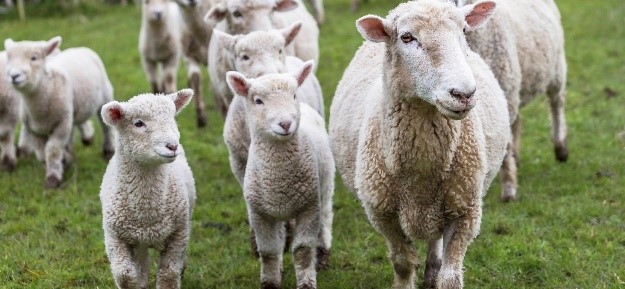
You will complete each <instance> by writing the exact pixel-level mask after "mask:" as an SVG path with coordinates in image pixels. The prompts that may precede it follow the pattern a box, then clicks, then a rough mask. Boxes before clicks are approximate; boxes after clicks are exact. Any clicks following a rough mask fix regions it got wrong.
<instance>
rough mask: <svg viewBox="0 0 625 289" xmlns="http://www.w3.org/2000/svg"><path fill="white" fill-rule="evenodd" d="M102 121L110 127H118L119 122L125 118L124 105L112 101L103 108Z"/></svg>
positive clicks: (101, 112)
mask: <svg viewBox="0 0 625 289" xmlns="http://www.w3.org/2000/svg"><path fill="white" fill-rule="evenodd" d="M100 115H102V120H103V121H104V123H106V124H108V125H109V126H117V125H118V124H119V122H120V121H121V120H122V119H123V118H124V109H123V108H122V104H121V103H119V102H117V101H111V102H109V103H107V104H105V105H103V106H102V111H100Z"/></svg>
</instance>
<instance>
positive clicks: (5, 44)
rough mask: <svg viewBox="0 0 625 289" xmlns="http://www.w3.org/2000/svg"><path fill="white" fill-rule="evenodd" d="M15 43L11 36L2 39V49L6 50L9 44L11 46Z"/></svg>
mask: <svg viewBox="0 0 625 289" xmlns="http://www.w3.org/2000/svg"><path fill="white" fill-rule="evenodd" d="M14 43H15V41H13V39H11V38H7V39H5V40H4V50H8V49H9V48H10V47H11V46H13V44H14Z"/></svg>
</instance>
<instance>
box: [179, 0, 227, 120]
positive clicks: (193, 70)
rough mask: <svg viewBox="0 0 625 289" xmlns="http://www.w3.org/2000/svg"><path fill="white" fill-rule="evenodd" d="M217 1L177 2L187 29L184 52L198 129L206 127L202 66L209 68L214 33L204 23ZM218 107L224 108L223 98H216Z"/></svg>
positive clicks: (185, 30) (185, 31) (184, 34)
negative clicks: (205, 16)
mask: <svg viewBox="0 0 625 289" xmlns="http://www.w3.org/2000/svg"><path fill="white" fill-rule="evenodd" d="M214 2H215V0H176V3H178V5H180V10H181V11H182V19H183V20H184V23H185V25H184V26H185V29H184V30H183V32H182V52H183V54H184V58H185V62H186V64H187V80H188V83H189V87H191V88H192V89H193V91H194V93H195V112H196V120H197V126H198V127H204V126H206V109H205V104H204V97H203V96H202V85H201V77H202V73H201V70H200V66H201V65H203V66H207V65H208V63H207V60H208V42H209V41H210V39H211V34H212V33H213V29H212V27H207V26H206V24H205V23H204V15H206V13H207V12H208V10H209V9H210V8H211V7H212V6H213V5H214ZM215 104H216V106H217V107H221V106H223V104H222V103H221V98H219V97H215Z"/></svg>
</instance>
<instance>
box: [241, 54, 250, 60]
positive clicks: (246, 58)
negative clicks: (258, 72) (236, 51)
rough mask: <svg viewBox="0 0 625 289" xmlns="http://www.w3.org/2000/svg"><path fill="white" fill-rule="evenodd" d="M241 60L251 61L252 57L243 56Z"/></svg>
mask: <svg viewBox="0 0 625 289" xmlns="http://www.w3.org/2000/svg"><path fill="white" fill-rule="evenodd" d="M241 59H243V60H250V57H249V56H247V55H243V56H242V57H241Z"/></svg>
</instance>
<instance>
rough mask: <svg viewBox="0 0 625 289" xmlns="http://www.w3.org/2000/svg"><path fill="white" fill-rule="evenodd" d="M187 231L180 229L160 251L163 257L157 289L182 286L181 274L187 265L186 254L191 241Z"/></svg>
mask: <svg viewBox="0 0 625 289" xmlns="http://www.w3.org/2000/svg"><path fill="white" fill-rule="evenodd" d="M187 232H188V231H187V230H182V229H180V230H178V231H177V232H176V233H175V234H174V235H173V236H172V237H170V239H169V241H168V242H167V244H165V248H164V249H163V250H162V251H161V252H160V254H161V257H160V260H159V263H158V270H157V272H156V288H157V289H178V288H180V276H181V274H182V270H183V268H184V265H185V264H184V263H185V259H186V257H185V254H186V249H187V244H188V242H189V237H188V236H187V235H186V234H187Z"/></svg>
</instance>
